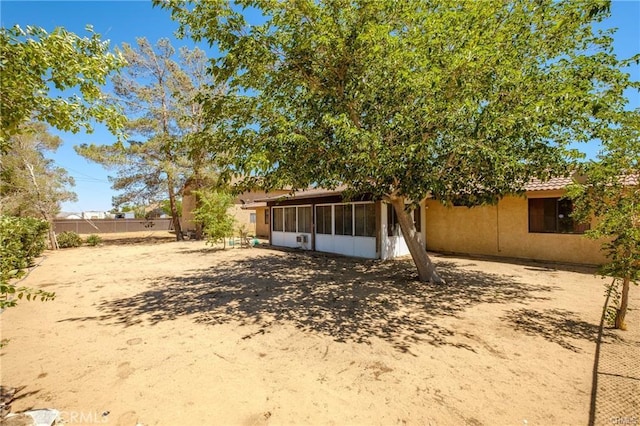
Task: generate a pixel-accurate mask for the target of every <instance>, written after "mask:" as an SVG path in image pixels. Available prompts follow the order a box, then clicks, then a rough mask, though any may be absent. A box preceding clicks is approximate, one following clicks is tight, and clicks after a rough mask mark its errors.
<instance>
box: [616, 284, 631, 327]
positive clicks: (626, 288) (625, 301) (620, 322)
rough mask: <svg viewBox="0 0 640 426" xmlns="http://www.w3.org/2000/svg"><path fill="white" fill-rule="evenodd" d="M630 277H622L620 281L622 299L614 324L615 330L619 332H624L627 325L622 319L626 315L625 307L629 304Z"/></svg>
mask: <svg viewBox="0 0 640 426" xmlns="http://www.w3.org/2000/svg"><path fill="white" fill-rule="evenodd" d="M630 281H631V277H630V276H628V275H627V276H626V277H624V279H623V280H622V297H621V299H620V308H618V311H617V312H616V324H615V328H617V329H619V330H626V329H627V325H626V324H625V323H624V317H625V316H626V315H627V305H628V304H629V282H630Z"/></svg>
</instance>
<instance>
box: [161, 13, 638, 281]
mask: <svg viewBox="0 0 640 426" xmlns="http://www.w3.org/2000/svg"><path fill="white" fill-rule="evenodd" d="M155 4H156V5H160V6H161V7H164V8H168V9H170V10H171V12H172V16H173V17H174V19H177V20H178V21H179V22H180V23H181V24H182V26H181V28H182V32H183V34H189V35H191V36H192V37H194V38H195V39H197V40H200V39H206V40H208V41H209V42H210V43H211V44H212V45H213V46H215V47H216V48H217V49H218V51H220V52H222V53H221V55H220V57H219V58H217V61H216V63H215V64H214V65H213V66H212V73H213V75H214V76H215V77H216V79H217V80H218V82H228V84H229V87H230V93H229V96H227V97H226V99H225V101H224V102H222V101H220V102H212V103H211V104H210V105H209V108H210V110H211V111H213V112H219V111H224V113H223V114H222V116H223V117H232V119H229V120H228V121H227V124H228V125H227V126H226V128H224V129H223V130H224V131H223V134H224V136H225V137H226V144H225V147H224V148H225V150H226V151H227V152H228V153H230V154H231V155H232V156H233V157H234V159H235V161H234V170H236V171H237V172H238V173H240V174H243V175H245V176H251V179H254V180H255V179H260V181H261V182H262V184H263V185H264V186H265V187H266V188H267V189H269V188H275V187H282V186H283V185H291V186H293V188H305V187H307V186H309V185H318V186H323V187H328V188H334V187H336V186H337V185H340V184H345V185H347V187H348V188H349V189H350V190H351V191H352V192H356V193H371V194H373V195H374V196H378V197H382V198H384V199H386V200H387V201H388V202H390V203H391V204H392V205H393V207H394V209H395V211H396V212H397V215H398V219H399V223H400V226H401V229H402V233H403V235H404V237H405V240H406V241H407V245H408V247H409V250H410V252H411V255H412V257H413V259H414V261H415V263H416V266H417V269H418V275H419V277H420V279H421V280H431V281H434V282H441V281H442V279H441V278H440V277H439V276H438V274H437V273H436V271H435V268H434V267H433V264H432V263H431V261H430V259H429V257H428V256H427V253H426V250H425V247H424V245H422V244H421V243H420V241H419V239H418V235H417V232H416V231H415V228H414V226H413V222H412V220H411V218H410V209H411V208H412V207H414V206H416V205H417V203H418V202H419V201H420V200H422V199H423V198H425V197H426V196H428V195H430V196H432V197H434V198H436V199H439V200H442V201H443V202H444V203H452V202H456V203H464V204H467V205H476V204H482V203H491V202H496V201H497V200H498V199H499V198H500V197H501V196H503V195H504V194H508V193H517V192H519V191H522V189H523V186H524V184H525V183H526V182H527V181H528V180H529V179H530V178H532V177H538V178H541V179H546V178H548V177H549V176H551V175H554V174H562V173H565V172H566V161H567V159H570V158H572V155H571V153H570V152H569V151H568V150H567V149H566V147H567V145H568V144H569V143H572V142H586V141H589V140H591V139H593V138H594V137H598V136H599V133H600V132H601V131H602V129H604V128H607V127H608V126H610V125H612V123H613V124H615V123H614V121H615V114H613V112H616V111H621V110H622V109H623V108H624V105H625V103H626V99H625V96H624V94H623V91H624V90H625V88H627V87H629V86H631V85H633V84H635V83H632V82H630V81H629V79H630V78H629V75H628V74H627V73H625V72H624V71H623V70H622V69H621V68H622V67H623V65H624V63H622V62H621V61H620V59H619V58H617V57H616V56H615V55H614V54H613V51H612V38H611V32H599V31H595V30H594V28H593V25H594V24H595V23H597V22H599V21H602V20H603V19H604V18H606V17H607V16H608V14H609V3H608V2H607V1H602V0H584V1H555V0H513V1H503V0H495V1H475V0H469V1H450V0H432V1H415V0H360V1H351V0H320V1H316V0H300V1H291V2H275V1H271V0H244V1H237V2H233V3H232V2H229V1H222V0H219V1H207V2H194V3H191V2H185V1H181V0H167V1H164V0H163V1H159V0H156V1H155ZM242 7H245V8H249V9H248V10H250V11H251V16H260V18H259V19H256V20H254V21H253V22H250V21H248V19H247V16H249V14H248V13H247V14H245V13H244V12H243V10H242V9H241V8H242Z"/></svg>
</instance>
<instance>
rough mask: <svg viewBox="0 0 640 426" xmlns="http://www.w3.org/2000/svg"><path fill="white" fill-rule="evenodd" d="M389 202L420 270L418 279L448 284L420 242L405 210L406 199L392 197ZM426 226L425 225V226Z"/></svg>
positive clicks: (418, 235)
mask: <svg viewBox="0 0 640 426" xmlns="http://www.w3.org/2000/svg"><path fill="white" fill-rule="evenodd" d="M389 201H390V203H391V205H392V206H393V209H394V210H395V212H396V216H397V217H398V223H399V224H400V229H401V230H402V235H403V236H404V240H405V242H406V243H407V247H408V248H409V253H411V257H412V258H413V262H414V263H415V265H416V268H417V269H418V277H419V279H420V281H425V282H431V283H434V284H446V283H445V280H444V279H443V278H442V277H441V276H440V275H439V274H438V272H437V271H436V267H435V265H434V264H433V262H431V259H429V255H428V254H427V249H426V247H425V246H424V244H423V243H422V242H421V241H420V238H419V237H420V234H418V231H416V227H415V225H414V224H413V220H412V218H411V216H410V214H409V213H408V212H407V211H406V210H405V208H404V207H405V206H404V197H400V196H391V197H389ZM423 226H424V225H423Z"/></svg>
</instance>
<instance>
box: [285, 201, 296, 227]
mask: <svg viewBox="0 0 640 426" xmlns="http://www.w3.org/2000/svg"><path fill="white" fill-rule="evenodd" d="M284 232H296V208H295V207H285V209H284Z"/></svg>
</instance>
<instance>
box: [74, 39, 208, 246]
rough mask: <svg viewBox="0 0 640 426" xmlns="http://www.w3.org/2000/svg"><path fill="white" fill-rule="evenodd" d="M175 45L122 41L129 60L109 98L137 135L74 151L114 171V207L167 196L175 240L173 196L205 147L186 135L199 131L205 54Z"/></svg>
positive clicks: (200, 163) (177, 224)
mask: <svg viewBox="0 0 640 426" xmlns="http://www.w3.org/2000/svg"><path fill="white" fill-rule="evenodd" d="M175 53H176V52H175V49H174V48H173V46H172V45H171V43H170V42H169V40H168V39H160V40H159V41H158V42H157V44H156V45H155V46H152V45H151V44H150V43H149V42H148V41H147V40H146V39H145V38H138V39H137V46H136V47H133V46H130V45H128V44H124V45H123V48H122V55H123V56H124V58H125V59H126V60H127V62H128V63H129V66H128V67H127V68H126V69H125V70H124V72H123V73H121V74H119V75H117V76H116V77H114V79H113V86H114V99H113V102H115V103H118V104H121V105H124V109H125V112H126V113H127V116H128V122H127V125H126V128H127V130H128V131H129V133H131V134H132V135H137V136H139V137H141V139H142V140H140V141H134V140H131V141H128V142H127V143H125V144H122V143H119V142H118V143H115V144H113V145H86V144H85V145H81V146H79V147H76V151H77V152H78V153H79V154H80V155H82V156H84V157H86V158H88V159H90V160H93V161H96V162H97V163H100V164H103V165H105V166H107V167H111V168H114V169H116V170H117V175H116V176H115V177H110V180H111V182H112V184H113V189H115V190H118V191H121V194H120V195H118V196H117V197H115V198H114V205H120V204H123V203H136V204H149V203H154V202H158V201H160V200H162V199H165V198H167V197H168V199H169V207H170V213H169V214H170V215H171V216H172V217H173V225H174V229H175V230H176V236H177V239H182V232H181V227H180V219H179V218H180V212H179V211H178V210H179V209H178V197H179V192H180V190H181V189H182V187H183V185H184V182H185V180H186V177H187V176H189V175H192V174H194V173H200V171H201V170H202V168H203V167H204V166H203V164H205V161H204V159H205V157H206V153H207V151H206V150H203V149H201V148H199V147H191V146H189V144H188V141H189V140H191V139H190V138H191V137H193V138H194V139H193V140H195V136H193V135H194V133H196V132H201V131H202V130H203V129H202V124H201V122H202V119H201V115H202V114H201V107H200V101H199V100H198V99H197V96H196V94H197V93H200V91H202V92H206V90H208V89H207V87H208V86H207V85H206V83H207V80H206V79H205V77H206V74H204V73H203V72H202V70H203V69H205V68H206V62H207V58H206V56H205V55H204V52H202V51H201V50H199V49H197V48H196V49H194V50H189V49H186V48H183V49H180V54H179V57H180V58H179V60H177V61H176V60H175V59H174V56H175Z"/></svg>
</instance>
